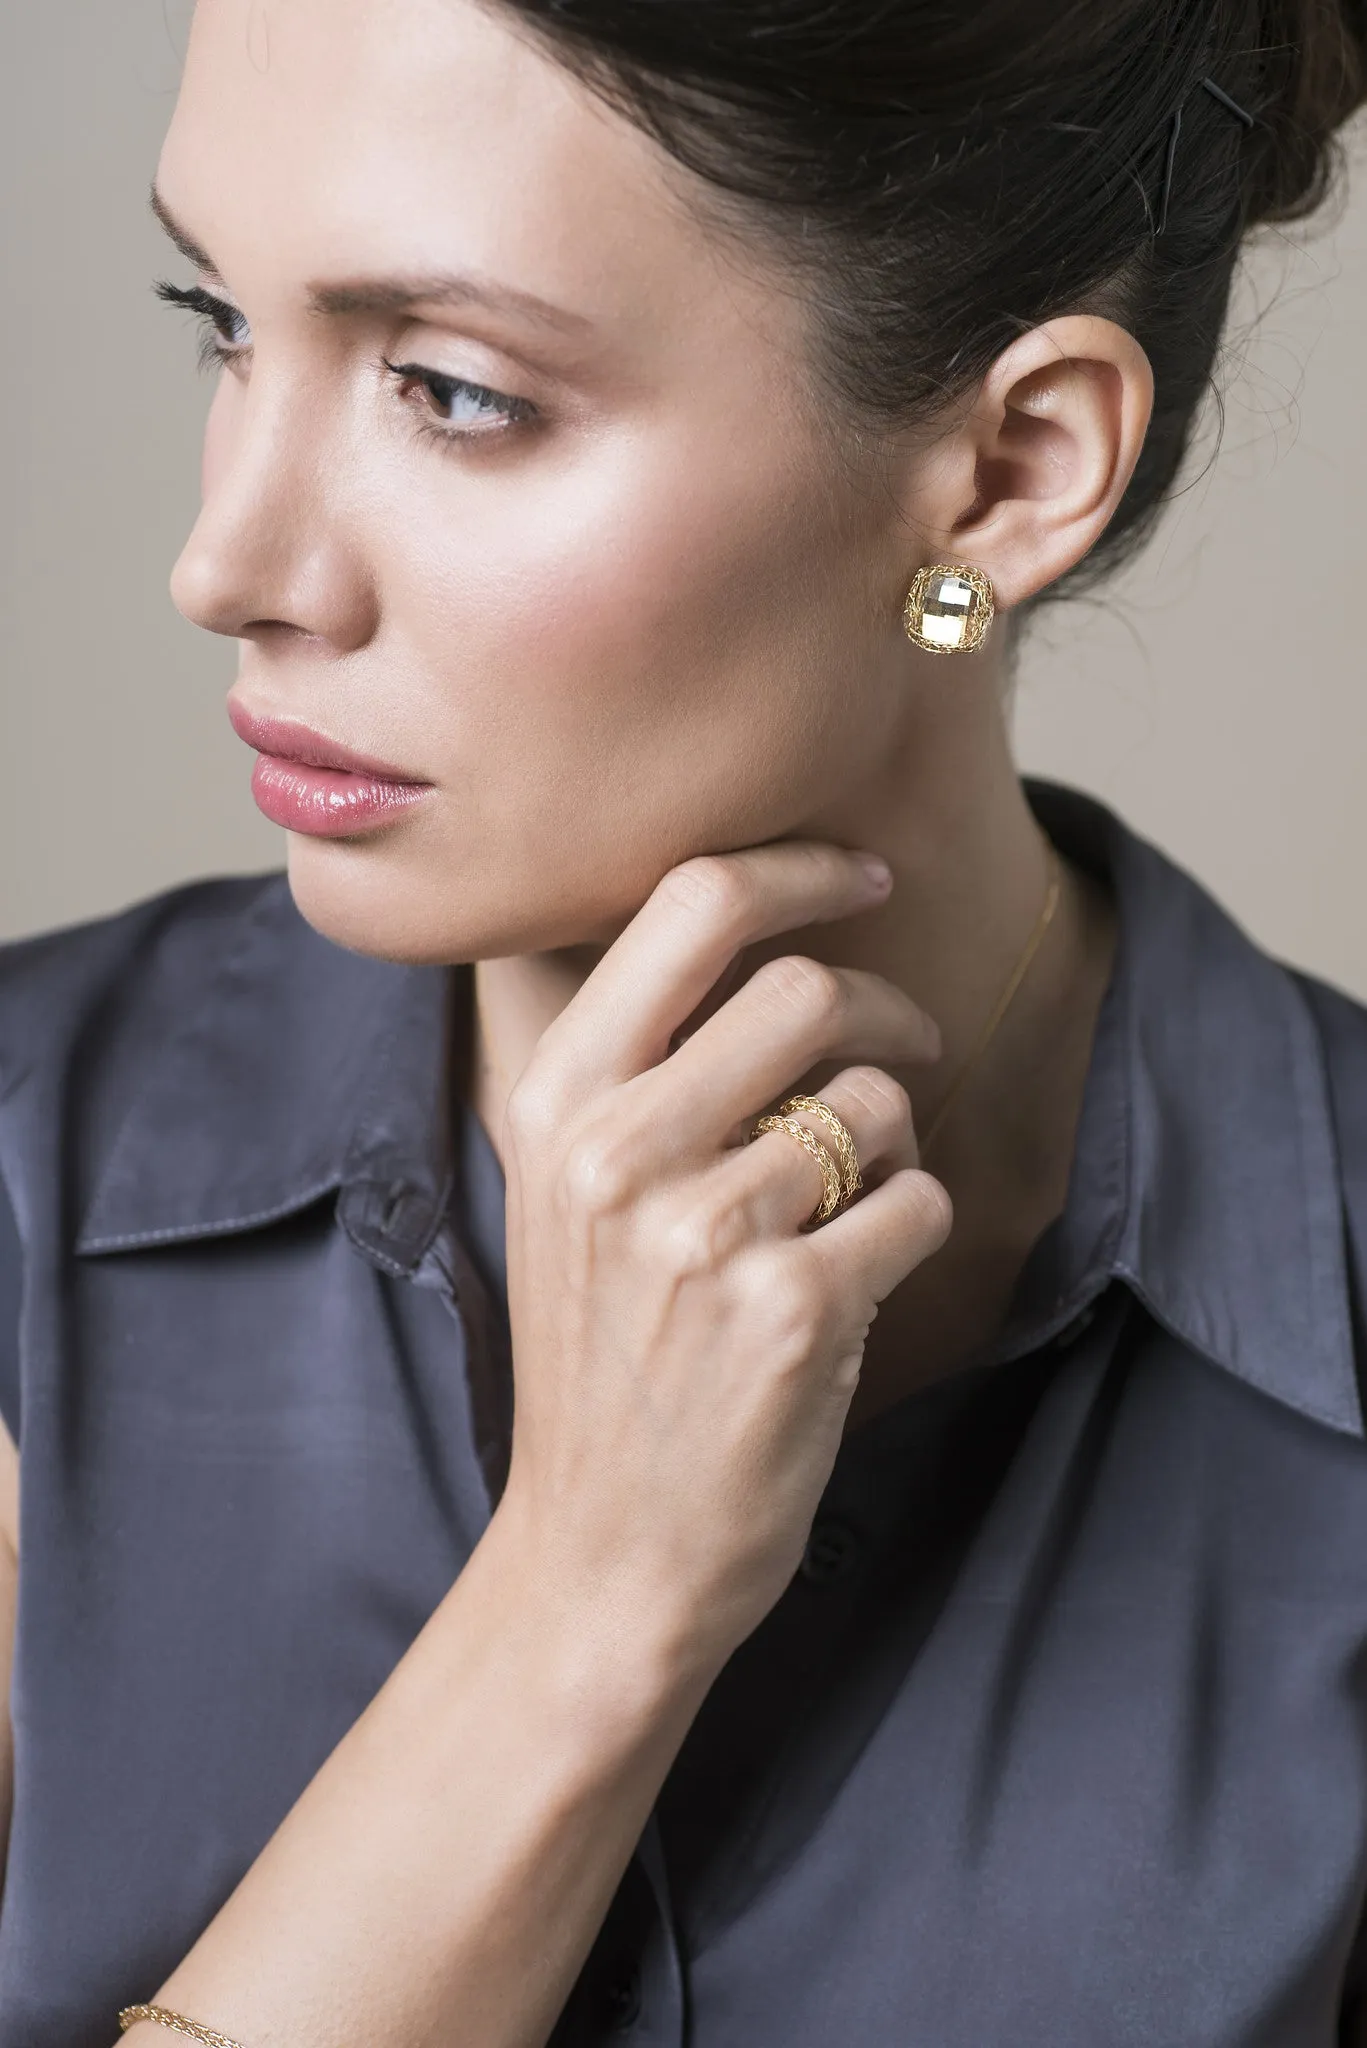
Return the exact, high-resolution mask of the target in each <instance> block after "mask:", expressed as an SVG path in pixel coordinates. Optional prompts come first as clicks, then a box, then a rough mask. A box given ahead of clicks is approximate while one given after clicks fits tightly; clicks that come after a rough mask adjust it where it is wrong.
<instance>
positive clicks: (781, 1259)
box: [749, 1247, 828, 1361]
mask: <svg viewBox="0 0 1367 2048" xmlns="http://www.w3.org/2000/svg"><path fill="white" fill-rule="evenodd" d="M749 1278H750V1287H751V1299H752V1302H753V1304H754V1308H755V1311H756V1314H757V1316H758V1319H759V1321H760V1323H761V1325H762V1327H763V1329H764V1332H765V1339H766V1343H767V1345H768V1347H769V1348H770V1349H771V1351H774V1352H776V1353H777V1354H778V1357H779V1359H780V1360H784V1359H786V1360H790V1361H792V1360H797V1359H801V1358H805V1357H807V1356H808V1355H809V1354H810V1352H811V1350H812V1347H813V1345H814V1344H815V1343H816V1342H817V1341H818V1339H819V1337H820V1334H821V1331H822V1329H823V1328H824V1326H825V1323H826V1319H827V1313H828V1304H827V1301H826V1293H825V1289H824V1287H823V1286H822V1283H821V1276H820V1274H819V1273H818V1272H817V1271H816V1270H815V1268H814V1267H813V1266H812V1264H810V1263H809V1262H808V1261H807V1260H806V1259H804V1258H803V1257H802V1256H801V1253H800V1250H799V1249H798V1248H797V1247H790V1248H789V1249H788V1251H787V1252H786V1254H782V1255H774V1254H770V1255H769V1256H767V1257H762V1258H756V1259H754V1260H753V1261H752V1262H751V1266H750V1274H749Z"/></svg>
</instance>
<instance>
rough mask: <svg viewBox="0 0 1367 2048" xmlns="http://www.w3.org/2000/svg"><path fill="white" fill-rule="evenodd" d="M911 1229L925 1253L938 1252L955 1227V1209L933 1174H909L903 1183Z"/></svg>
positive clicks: (918, 1172)
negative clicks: (923, 1247) (920, 1242)
mask: <svg viewBox="0 0 1367 2048" xmlns="http://www.w3.org/2000/svg"><path fill="white" fill-rule="evenodd" d="M906 1200H907V1207H908V1209H909V1210H910V1212H911V1223H912V1228H913V1230H914V1231H915V1233H916V1236H917V1237H918V1238H919V1239H920V1240H921V1241H922V1243H923V1244H924V1246H925V1250H926V1252H927V1253H929V1252H932V1251H938V1250H939V1248H940V1246H941V1245H942V1244H943V1243H944V1242H945V1239H946V1238H947V1237H948V1236H949V1233H950V1231H951V1230H952V1228H953V1227H954V1205H953V1203H952V1202H951V1201H950V1199H949V1194H948V1191H947V1190H946V1189H945V1188H944V1187H943V1186H942V1185H941V1183H940V1182H939V1181H938V1180H936V1178H935V1176H934V1174H930V1173H922V1172H920V1171H919V1169H918V1170H916V1171H914V1172H910V1173H908V1175H907V1181H906Z"/></svg>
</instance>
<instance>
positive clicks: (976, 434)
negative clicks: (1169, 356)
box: [903, 314, 1153, 610]
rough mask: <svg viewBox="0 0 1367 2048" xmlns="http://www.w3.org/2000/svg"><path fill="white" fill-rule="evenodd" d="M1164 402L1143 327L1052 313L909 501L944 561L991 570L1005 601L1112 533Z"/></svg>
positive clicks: (919, 469)
mask: <svg viewBox="0 0 1367 2048" xmlns="http://www.w3.org/2000/svg"><path fill="white" fill-rule="evenodd" d="M1152 410H1153V371H1152V369H1151V367H1150V364H1149V359H1148V357H1147V356H1146V355H1145V353H1144V351H1143V349H1142V348H1141V347H1140V346H1139V343H1138V342H1137V341H1136V340H1135V338H1134V336H1133V335H1132V334H1128V333H1127V332H1126V331H1125V329H1124V328H1123V327H1120V326H1118V325H1117V324H1116V322H1115V321H1113V320H1103V319H1099V318H1097V317H1095V316H1094V315H1091V314H1070V315H1068V316H1067V317H1065V318H1062V319H1058V320H1050V321H1047V322H1046V323H1045V324H1044V325H1043V326H1042V327H1035V328H1032V329H1031V331H1030V332H1029V333H1028V334H1024V335H1022V336H1021V337H1020V339H1019V340H1018V341H1015V342H1013V343H1012V344H1011V346H1010V347H1009V348H1008V349H1007V350H1006V351H1005V352H1004V353H1003V354H1002V355H1000V356H998V358H997V360H996V362H995V363H994V364H993V365H992V368H991V369H990V370H989V372H988V374H987V376H986V377H985V378H984V380H983V383H982V386H981V388H980V390H979V391H978V393H977V395H976V397H975V398H974V400H973V402H972V404H971V405H970V407H969V408H968V410H967V412H965V413H960V414H959V415H958V416H957V417H956V418H955V419H954V421H953V422H952V423H951V424H950V426H949V428H948V430H947V431H946V432H945V433H944V434H943V435H942V436H940V437H938V438H937V440H936V442H935V445H934V448H933V450H932V451H931V452H930V455H929V457H928V458H924V457H923V459H922V460H921V461H920V462H919V463H918V464H917V465H916V474H915V475H914V476H909V477H908V480H907V481H908V490H907V493H906V495H905V497H904V499H903V509H904V511H905V512H906V514H907V516H908V517H909V518H910V519H911V521H912V523H913V525H914V526H915V527H916V528H917V530H918V531H919V532H920V533H921V534H923V535H924V537H925V539H926V541H927V543H928V544H929V546H930V547H931V549H932V550H933V551H935V552H938V551H939V550H941V549H943V550H944V553H943V556H942V557H941V559H945V560H954V561H963V562H971V563H973V564H974V566H975V567H977V568H980V569H983V570H985V571H986V573H987V574H988V575H989V576H990V577H991V578H992V582H993V586H994V588H995V590H996V593H997V602H998V604H999V605H1000V606H1001V607H1002V609H1004V610H1005V609H1007V608H1009V607H1010V606H1012V605H1016V604H1020V603H1022V602H1023V601H1024V599H1026V598H1028V597H1032V596H1033V595H1034V594H1035V592H1036V591H1038V590H1042V589H1044V588H1045V586H1046V585H1047V584H1050V583H1053V582H1056V581H1057V579H1058V578H1059V577H1060V576H1062V575H1064V574H1065V572H1066V571H1067V570H1069V569H1071V568H1072V567H1073V565H1074V563H1076V562H1080V561H1081V560H1082V557H1083V556H1084V555H1085V554H1086V553H1087V552H1088V550H1089V549H1090V548H1091V547H1093V546H1094V545H1095V543H1096V542H1097V541H1098V540H1099V539H1100V538H1101V535H1102V534H1103V533H1104V532H1105V530H1106V527H1107V525H1108V524H1109V522H1110V520H1111V518H1112V516H1113V514H1114V512H1115V510H1116V507H1117V506H1118V505H1119V503H1120V500H1121V497H1122V496H1123V494H1124V491H1125V487H1126V485H1127V484H1128V483H1129V480H1130V478H1131V476H1132V475H1133V473H1134V467H1135V464H1136V463H1137V462H1138V460H1139V453H1140V450H1141V448H1142V447H1143V445H1144V435H1145V433H1146V431H1147V429H1148V424H1149V416H1150V414H1151V412H1152ZM934 558H935V554H934V553H933V554H932V556H931V559H934ZM910 566H911V568H913V569H914V568H915V566H916V565H915V564H914V563H913V564H911V565H910Z"/></svg>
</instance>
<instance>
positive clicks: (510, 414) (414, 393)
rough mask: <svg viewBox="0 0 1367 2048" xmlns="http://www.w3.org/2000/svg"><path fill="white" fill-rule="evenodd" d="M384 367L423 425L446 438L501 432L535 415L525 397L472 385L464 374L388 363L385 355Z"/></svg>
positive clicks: (533, 408) (533, 409)
mask: <svg viewBox="0 0 1367 2048" xmlns="http://www.w3.org/2000/svg"><path fill="white" fill-rule="evenodd" d="M385 368H386V369H387V370H388V371H389V372H390V374H391V375H392V376H394V377H396V378H397V379H398V381H399V389H400V391H401V392H402V394H403V396H404V397H405V398H410V399H412V400H413V401H414V403H415V404H416V405H417V406H418V408H419V409H420V411H421V412H422V413H423V414H424V415H425V418H424V421H423V424H424V425H425V426H426V427H428V428H429V429H430V430H431V431H432V432H433V433H436V434H438V435H440V436H441V437H442V438H443V439H446V440H459V439H462V438H465V439H468V438H470V437H472V436H473V435H476V434H489V433H505V432H506V431H507V430H508V428H509V427H513V426H517V425H519V424H520V423H521V422H523V421H525V420H530V419H534V418H535V417H536V407H535V406H534V405H531V404H529V403H528V401H527V400H526V399H525V398H512V397H510V396H509V395H508V393H507V392H505V391H493V390H491V389H490V387H489V386H488V385H487V384H473V383H471V382H470V380H469V378H467V377H450V376H448V375H447V374H446V372H445V371H444V370H429V369H427V368H425V367H424V365H423V364H422V363H391V362H390V361H389V359H388V357H386V358H385Z"/></svg>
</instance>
